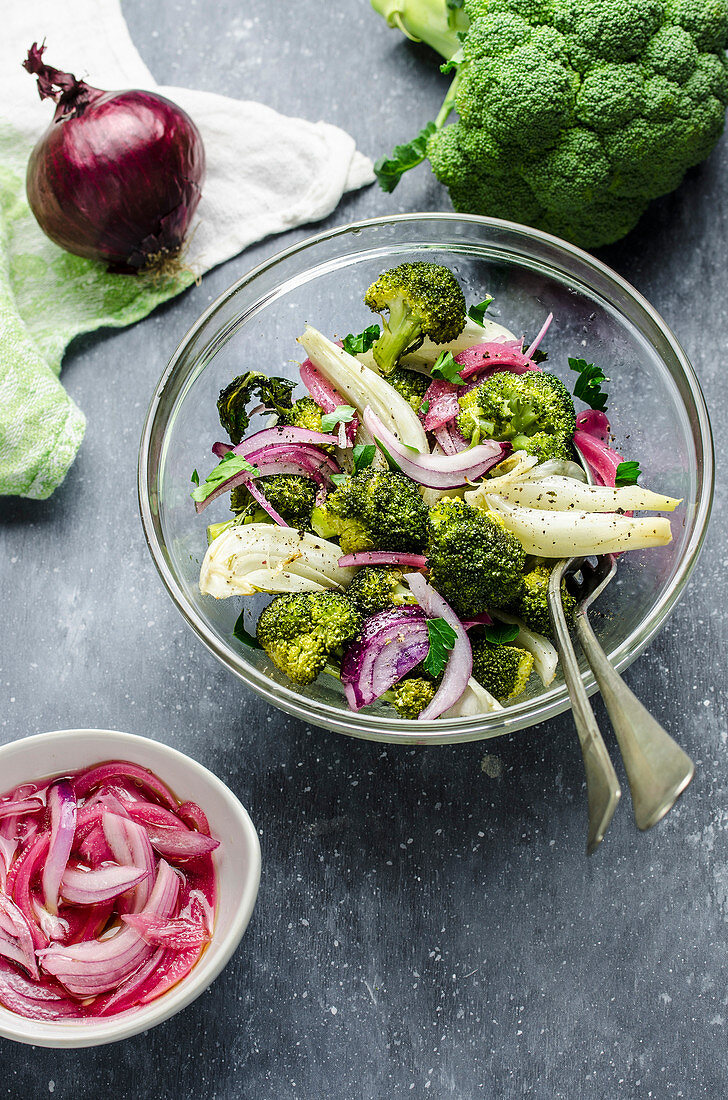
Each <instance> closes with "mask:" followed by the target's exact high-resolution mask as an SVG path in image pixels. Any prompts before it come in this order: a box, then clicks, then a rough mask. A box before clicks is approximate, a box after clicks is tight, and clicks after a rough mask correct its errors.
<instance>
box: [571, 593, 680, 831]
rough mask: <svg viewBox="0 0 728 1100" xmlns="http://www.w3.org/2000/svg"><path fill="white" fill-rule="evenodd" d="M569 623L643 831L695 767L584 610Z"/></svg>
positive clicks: (666, 807)
mask: <svg viewBox="0 0 728 1100" xmlns="http://www.w3.org/2000/svg"><path fill="white" fill-rule="evenodd" d="M575 625H576V633H577V637H578V638H579V642H580V644H581V647H582V649H583V650H584V653H585V655H586V659H587V661H588V662H589V664H590V665H591V669H592V672H593V673H594V676H595V678H596V681H597V683H598V684H599V690H600V691H601V693H602V699H603V700H604V705H605V707H606V708H607V713H608V714H609V718H610V721H611V723H612V726H613V727H614V732H615V734H616V736H617V742H618V744H619V749H620V752H621V753H622V760H623V761H624V768H625V771H626V772H627V778H628V780H629V787H630V791H631V792H632V806H633V809H634V816H635V821H636V823H637V826H638V828H640V829H649V828H651V827H652V826H653V825H656V824H657V822H658V821H659V820H660V818H662V817H664V815H665V814H666V813H667V811H668V810H669V809H670V807H671V806H672V805H673V803H674V802H675V800H676V799H677V797H678V795H679V794H680V793H681V792H682V791H684V790H685V788H686V787H687V785H688V783H689V782H690V780H691V779H692V778H693V774H694V772H695V767H694V765H693V762H692V760H691V759H690V757H689V756H688V754H687V753H686V752H684V751H683V750H682V749H681V748H680V746H679V745H678V744H676V743H675V741H673V739H672V737H670V735H669V733H667V731H666V730H664V729H663V728H662V726H661V725H660V724H659V722H657V721H655V719H654V718H653V717H652V715H651V714H650V713H649V711H648V710H646V708H645V707H644V706H643V705H642V703H640V701H639V699H638V698H637V697H636V695H634V694H633V693H632V692H631V691H630V689H629V688H628V687H627V685H626V684H625V682H624V680H623V679H622V677H621V676H620V675H619V673H618V672H617V671H616V670H615V669H614V667H613V666H612V664H611V663H610V662H609V660H608V659H607V656H606V654H605V653H604V650H603V649H602V647H601V646H600V644H599V642H598V641H597V638H596V635H595V633H594V631H593V630H592V628H591V625H590V623H589V620H588V618H587V616H586V612H585V611H579V612H577V615H576V624H575Z"/></svg>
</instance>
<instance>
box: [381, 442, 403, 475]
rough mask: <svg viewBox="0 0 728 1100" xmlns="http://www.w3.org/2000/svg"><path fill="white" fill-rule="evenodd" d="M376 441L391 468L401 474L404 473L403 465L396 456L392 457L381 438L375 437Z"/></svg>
mask: <svg viewBox="0 0 728 1100" xmlns="http://www.w3.org/2000/svg"><path fill="white" fill-rule="evenodd" d="M374 442H375V443H376V445H377V447H379V450H380V451H381V452H382V454H383V455H384V457H385V458H386V460H387V465H388V466H389V468H390V470H394V471H395V472H397V473H400V474H401V473H402V467H401V466H400V465H399V463H398V462H397V460H396V458H392V456H391V454H390V453H389V451H388V450H387V448H386V447H385V446H384V444H383V443H382V441H381V439H375V440H374Z"/></svg>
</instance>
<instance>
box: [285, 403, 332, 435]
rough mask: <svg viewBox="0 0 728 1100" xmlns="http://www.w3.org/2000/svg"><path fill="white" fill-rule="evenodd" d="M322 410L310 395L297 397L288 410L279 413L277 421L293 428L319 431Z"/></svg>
mask: <svg viewBox="0 0 728 1100" xmlns="http://www.w3.org/2000/svg"><path fill="white" fill-rule="evenodd" d="M323 412H324V410H323V409H322V408H321V406H320V405H318V404H317V403H316V402H315V401H314V399H313V398H312V397H299V399H298V401H294V402H293V405H292V406H291V408H290V410H283V411H282V412H281V413H279V423H281V424H291V425H292V426H293V427H295V428H308V429H309V431H312V432H320V431H321V430H322V429H321V417H322V416H323Z"/></svg>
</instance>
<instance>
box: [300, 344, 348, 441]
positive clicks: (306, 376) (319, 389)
mask: <svg viewBox="0 0 728 1100" xmlns="http://www.w3.org/2000/svg"><path fill="white" fill-rule="evenodd" d="M300 373H301V381H302V382H303V384H304V386H305V387H306V389H307V390H308V392H309V393H310V394H311V397H313V399H314V401H315V402H316V404H317V405H320V406H321V408H322V409H323V410H324V412H325V413H331V412H333V411H334V409H338V408H339V407H340V406H341V405H346V404H348V402H346V401H345V400H344V398H343V397H342V396H341V394H340V393H339V391H338V390H337V389H336V388H335V387H334V386H332V385H331V383H330V382H329V381H328V380H327V379H326V378H324V376H323V374H321V372H320V371H318V370H317V369H316V367H315V366H314V365H313V363H312V362H311V360H310V359H304V361H303V363H301V368H300ZM344 427H345V429H346V438H347V440H348V441H349V443H350V444H351V443H353V442H354V440H355V439H356V433H357V429H358V427H359V421H358V419H357V417H354V419H353V420H350V421H349V423H348V424H346V425H344ZM339 446H340V447H341V446H342V443H341V440H339Z"/></svg>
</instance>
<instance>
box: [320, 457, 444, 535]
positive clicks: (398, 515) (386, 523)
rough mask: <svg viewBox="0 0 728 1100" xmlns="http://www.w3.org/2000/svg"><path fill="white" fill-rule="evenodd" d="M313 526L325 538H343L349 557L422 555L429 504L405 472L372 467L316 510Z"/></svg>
mask: <svg viewBox="0 0 728 1100" xmlns="http://www.w3.org/2000/svg"><path fill="white" fill-rule="evenodd" d="M312 522H313V526H314V530H315V531H316V533H317V534H319V535H321V536H322V538H336V537H338V539H339V543H340V545H341V549H342V550H343V552H344V553H345V554H353V553H355V552H356V551H357V550H401V551H403V552H406V551H409V552H414V553H417V552H418V551H421V550H422V548H423V547H424V545H425V539H426V537H427V534H426V526H427V505H426V504H425V502H424V500H423V499H422V496H421V494H420V491H419V488H418V487H417V485H416V484H415V483H414V481H410V479H409V478H408V477H406V476H405V475H404V474H401V473H397V472H396V471H393V470H374V469H372V468H371V467H369V468H368V469H366V470H362V471H361V472H360V473H358V474H354V475H353V476H352V477H349V478H347V479H346V481H345V482H344V483H343V484H342V485H340V486H339V487H338V488H337V489H336V490H335V491H334V492H333V493H330V494H329V496H328V497H327V498H326V503H325V505H324V506H323V507H320V508H314V511H313V520H312Z"/></svg>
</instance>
